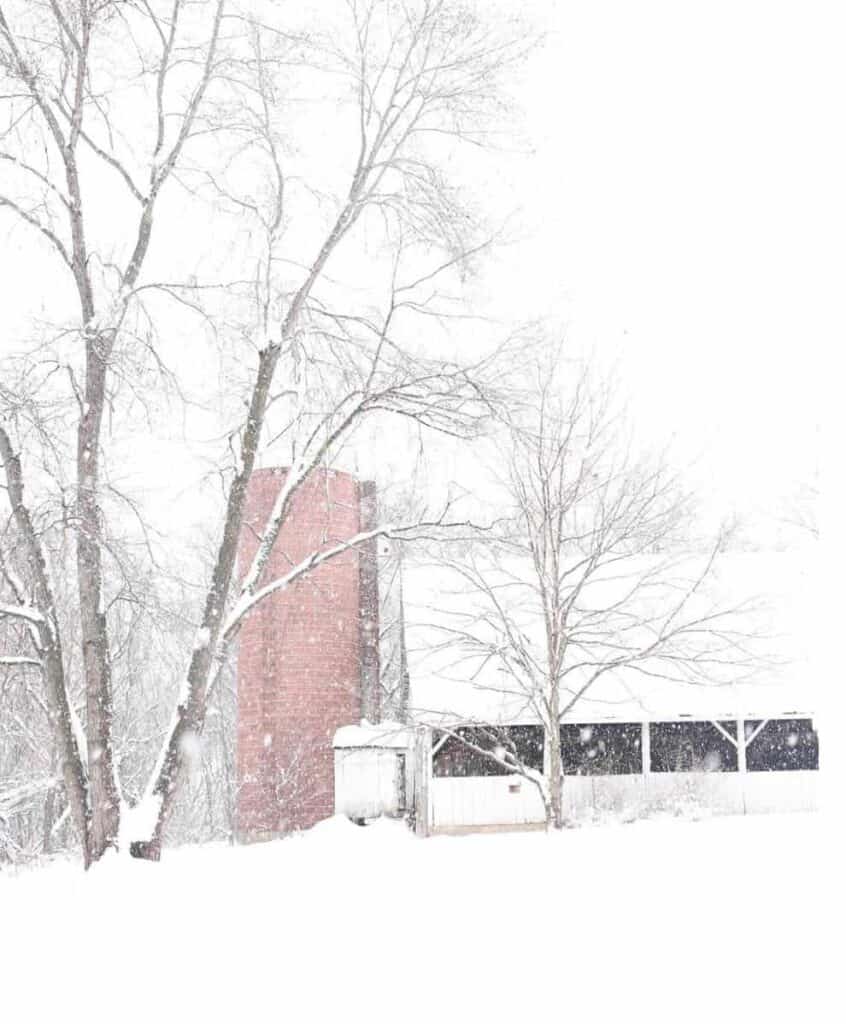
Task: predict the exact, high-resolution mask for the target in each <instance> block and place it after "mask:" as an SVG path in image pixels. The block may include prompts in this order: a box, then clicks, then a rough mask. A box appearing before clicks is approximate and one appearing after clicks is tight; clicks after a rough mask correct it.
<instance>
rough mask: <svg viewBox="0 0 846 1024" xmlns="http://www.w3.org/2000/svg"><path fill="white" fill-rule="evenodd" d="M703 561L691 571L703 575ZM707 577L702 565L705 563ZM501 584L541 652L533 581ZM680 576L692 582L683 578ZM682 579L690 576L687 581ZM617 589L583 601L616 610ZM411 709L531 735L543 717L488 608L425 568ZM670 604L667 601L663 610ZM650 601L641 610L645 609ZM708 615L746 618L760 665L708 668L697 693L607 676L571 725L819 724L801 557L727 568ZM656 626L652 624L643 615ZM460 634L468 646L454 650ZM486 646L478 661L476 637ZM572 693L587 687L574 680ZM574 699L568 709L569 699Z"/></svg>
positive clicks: (652, 678)
mask: <svg viewBox="0 0 846 1024" xmlns="http://www.w3.org/2000/svg"><path fill="white" fill-rule="evenodd" d="M695 563H696V560H691V561H690V563H689V564H688V565H687V566H686V568H687V569H690V570H691V571H692V573H693V575H696V574H697V573H698V568H697V566H696V564H695ZM699 564H700V565H701V560H700V562H699ZM497 571H498V570H494V574H493V576H492V577H489V578H492V579H493V580H494V581H495V582H496V584H497V586H498V588H500V589H498V591H497V593H498V595H499V596H501V598H502V601H503V602H504V603H506V604H508V607H509V609H510V614H513V621H514V623H515V628H517V629H518V630H519V631H520V635H521V638H522V639H521V642H522V643H524V644H525V645H526V647H527V648H529V649H531V650H532V651H535V652H538V656H540V654H541V653H542V651H543V627H542V621H541V619H540V616H539V614H538V611H537V607H536V606H535V607H532V600H531V594H530V592H529V590H528V589H527V588H526V587H525V586H523V585H521V581H522V580H523V579H524V570H522V569H515V566H514V564H511V565H509V566H507V567H506V568H505V569H504V570H502V571H501V573H500V574H499V575H497ZM679 572H680V573H681V574H682V575H683V570H682V569H680V570H679ZM678 578H679V579H680V578H681V575H680V576H679V577H678ZM624 585H625V584H624V583H621V582H620V580H619V578H615V579H613V580H612V579H611V578H610V577H609V578H608V579H606V580H604V581H600V583H599V585H598V588H597V589H595V591H594V593H593V594H592V595H589V596H588V597H587V598H586V600H587V601H588V603H591V602H592V606H593V607H601V606H602V605H603V602H606V603H609V602H611V603H613V600H614V595H615V594H617V593H619V592H620V591H619V589H618V588H619V587H620V586H624ZM403 593H404V604H405V620H406V635H407V646H408V662H409V674H410V679H411V705H412V707H413V708H414V710H415V715H416V717H417V718H418V719H419V720H423V721H428V722H430V723H432V724H436V723H438V722H446V721H450V722H456V721H479V722H481V721H485V722H498V723H508V722H510V723H524V722H525V723H528V722H533V721H537V720H538V717H537V714H536V712H535V710H534V708H533V705H532V702H531V701H530V699H529V698H528V696H527V692H526V689H527V688H526V686H525V685H521V682H520V679H519V676H518V675H517V674H515V672H514V671H513V669H512V668H511V667H510V666H509V664H508V663H507V657H503V656H502V655H501V654H500V653H498V652H496V651H495V647H496V644H495V643H494V642H493V641H494V640H495V635H494V633H492V632H491V630H490V628H489V622H488V621H487V620H486V619H485V617H484V615H483V614H482V608H483V605H484V602H483V601H481V599H480V598H479V595H478V594H477V593H474V591H473V589H472V588H471V587H470V586H469V585H468V584H467V581H466V580H465V579H464V578H463V576H462V574H461V572H460V569H459V568H457V567H455V566H450V565H444V564H437V565H433V564H430V563H429V564H426V563H422V562H418V563H416V564H412V565H406V566H405V568H404V574H403ZM665 598H666V595H661V596H660V600H664V599H665ZM648 600H649V599H646V603H645V604H644V603H641V604H640V606H639V607H640V608H643V609H647V608H648ZM696 600H698V601H700V607H701V608H702V609H706V608H713V607H722V608H725V607H739V606H741V605H743V609H742V610H740V611H738V612H737V616H736V617H735V619H734V620H733V622H734V624H739V625H740V628H741V629H742V632H743V633H744V639H743V645H744V649H745V650H747V651H751V652H752V654H753V655H754V658H753V663H751V664H748V665H743V666H739V665H738V664H732V665H722V666H721V665H719V664H715V665H713V666H708V667H707V669H706V670H705V671H704V672H703V674H702V675H701V677H700V678H698V679H697V681H696V682H695V683H691V682H681V681H678V679H675V678H667V677H666V671H665V670H666V666H665V665H653V664H647V665H644V666H641V668H640V669H636V668H631V667H626V668H616V669H614V670H610V671H608V672H606V673H605V674H603V675H602V676H600V678H599V679H598V680H597V681H596V682H594V683H593V684H592V685H591V686H590V688H589V689H588V691H586V693H585V694H584V696H582V697H581V698H580V699H579V700H578V701H577V703H575V704H574V706H573V708H572V710H571V711H570V712H569V713H567V714H566V715H565V717H564V719H563V720H564V721H568V720H569V721H574V722H575V721H618V722H623V721H628V722H633V721H647V720H653V719H673V718H688V717H690V718H697V719H709V720H710V719H720V718H737V717H746V718H759V717H760V718H768V717H778V716H783V715H788V714H801V715H806V716H808V715H811V714H812V713H813V710H814V709H815V707H816V703H817V701H816V687H815V685H814V684H815V680H814V679H813V678H812V675H811V671H810V658H809V638H810V636H811V635H812V633H811V610H812V608H813V595H812V593H811V585H810V573H809V571H808V560H807V558H806V557H803V555H802V554H801V553H799V554H797V553H788V552H748V553H746V552H744V553H733V554H726V555H724V556H721V559H720V560H719V561H718V563H717V565H716V571H715V573H714V577H713V579H712V580H711V581H710V582H709V584H708V590H707V593H703V594H701V595H699V594H697V595H696ZM645 614H648V612H645ZM457 634H462V635H463V639H459V640H458V641H457V640H456V635H457ZM468 636H472V638H473V640H474V641H476V640H480V641H482V642H484V643H486V644H487V645H488V649H487V651H481V650H480V649H479V647H478V646H477V645H476V644H475V643H474V642H467V639H466V638H467V637H468ZM571 678H572V680H573V686H572V690H573V691H574V690H577V689H578V687H579V686H580V685H581V680H582V679H584V674H583V673H582V675H581V677H580V675H579V672H578V671H575V672H574V673H573V675H572V677H571ZM566 696H567V694H566V692H565V693H564V697H566Z"/></svg>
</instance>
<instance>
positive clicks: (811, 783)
mask: <svg viewBox="0 0 846 1024" xmlns="http://www.w3.org/2000/svg"><path fill="white" fill-rule="evenodd" d="M720 585H721V586H722V588H723V589H724V591H725V592H727V593H728V592H733V593H742V595H743V596H747V595H765V596H766V599H767V602H766V611H765V615H764V618H763V619H762V618H761V615H760V614H759V616H758V619H757V620H756V623H755V628H756V629H763V631H764V632H765V633H766V634H767V637H768V640H767V643H766V650H767V654H768V657H769V662H768V664H767V666H766V668H764V669H759V670H758V671H756V672H754V673H752V674H751V675H750V676H749V678H744V679H742V680H738V679H737V678H732V679H731V680H730V681H727V680H724V679H720V678H719V677H717V676H715V677H714V679H713V681H708V680H706V681H703V682H701V683H700V684H698V685H692V684H690V683H680V682H678V681H674V680H668V679H666V678H661V677H656V676H650V675H642V674H640V673H635V672H633V671H631V670H616V671H615V672H614V673H608V674H607V675H604V676H603V677H602V678H601V679H600V680H599V681H597V683H596V684H594V686H592V687H591V689H590V690H589V691H588V692H587V693H586V694H585V695H584V696H583V697H582V698H581V699H580V700H578V701H577V702H576V703H575V704H574V705H573V707H572V708H571V709H570V710H569V711H568V712H567V713H566V714H565V715H564V716H563V717H562V720H561V740H562V752H563V761H564V785H563V793H564V815H565V818H566V819H567V820H569V821H573V822H575V821H579V820H583V819H586V818H596V817H602V816H606V815H613V816H614V817H617V818H620V819H623V820H626V819H627V818H633V817H636V816H640V815H645V814H650V813H656V812H662V811H669V812H674V813H679V812H682V811H685V810H690V811H692V812H693V813H696V814H711V813H715V814H719V813H729V814H742V813H759V812H768V811H805V810H813V809H815V808H816V806H817V802H818V792H817V789H818V777H819V743H818V738H817V732H816V727H815V725H816V723H815V717H814V712H815V707H816V695H815V689H814V686H813V683H814V680H813V679H812V678H811V675H810V671H809V664H810V661H809V658H808V652H807V645H806V644H805V643H804V639H803V638H804V636H806V635H807V632H806V629H805V625H806V623H807V621H808V613H807V609H808V608H809V607H810V606H811V595H810V594H809V593H808V584H807V578H806V576H805V572H804V566H803V562H802V560H801V558H799V557H797V556H791V555H787V554H782V553H777V554H772V553H770V554H767V555H760V554H749V555H735V556H733V557H732V559H731V561H730V563H729V572H727V573H726V572H724V574H723V576H722V579H721V583H720ZM403 588H404V591H405V595H406V597H405V622H406V630H405V637H406V643H407V649H408V666H409V674H410V680H411V702H410V707H411V718H412V720H413V723H414V726H415V728H413V729H409V730H407V731H403V730H402V727H400V726H397V725H396V724H390V723H387V724H383V725H382V726H377V727H369V728H370V729H371V731H370V732H368V731H367V729H365V730H363V731H362V730H360V729H359V730H358V732H357V733H356V736H355V742H356V751H357V753H356V755H355V757H356V758H358V760H359V761H362V763H363V759H366V758H369V759H370V761H369V763H370V765H371V768H370V769H369V771H370V776H369V781H368V778H366V775H365V774H362V770H359V769H358V768H356V769H355V770H356V771H358V772H359V774H358V775H357V776H356V780H357V781H356V783H355V786H352V787H351V785H350V783H349V779H350V778H352V776H351V775H350V768H351V767H352V760H351V755H350V753H349V742H350V738H351V737H350V736H347V738H346V740H345V738H344V736H343V735H341V734H343V733H344V730H341V731H340V733H339V735H338V736H337V737H336V741H335V746H336V778H337V779H338V782H339V789H338V797H337V799H336V805H337V809H338V810H339V811H343V812H344V813H348V814H349V815H350V816H351V817H361V818H366V817H369V816H371V815H370V814H369V813H364V812H365V811H367V810H368V809H372V810H375V807H376V804H377V803H379V801H381V805H380V806H381V807H382V809H383V812H384V813H394V814H398V813H403V812H404V808H403V807H402V803H403V801H404V803H405V808H412V807H414V808H415V810H416V814H417V818H418V821H417V826H418V829H419V830H421V831H427V832H428V831H430V830H434V831H461V830H467V829H479V828H486V827H499V828H501V827H507V826H511V827H518V826H532V825H537V824H540V823H542V822H543V821H544V819H545V815H544V807H543V801H542V799H541V795H540V791H539V789H538V787H537V786H536V785H534V784H533V783H532V781H531V780H530V779H527V778H525V777H521V776H519V775H515V774H514V773H512V772H508V771H507V769H505V768H503V767H502V765H501V764H499V763H498V762H497V761H496V760H495V759H492V758H489V757H485V756H484V755H483V754H480V753H479V752H478V749H477V748H478V747H479V746H482V747H484V746H486V745H487V746H489V747H490V746H492V745H494V744H496V743H497V742H498V740H499V739H503V740H506V741H508V742H510V743H513V744H514V745H515V748H518V749H519V750H520V754H521V761H522V762H523V763H524V764H527V765H530V766H531V767H532V768H535V769H538V770H540V769H542V768H543V767H544V757H545V756H546V751H545V746H544V738H543V729H542V728H541V726H540V724H539V719H538V717H537V715H536V714H535V713H534V711H533V709H532V707H531V702H528V701H526V699H525V695H524V693H523V692H522V691H521V689H520V687H518V686H514V685H510V683H509V676H508V672H507V669H504V668H503V665H502V663H501V662H499V661H498V660H497V659H496V658H490V657H487V658H483V659H478V658H474V657H472V656H470V655H468V654H467V652H466V650H464V651H463V652H462V651H461V650H460V649H459V651H458V653H456V649H455V648H454V647H453V645H451V644H448V643H447V644H445V643H444V642H443V640H442V637H443V635H444V624H445V623H449V622H450V621H452V617H453V616H454V615H455V614H458V615H459V616H462V617H463V621H464V622H465V623H466V622H467V621H468V611H467V610H468V607H469V604H468V602H470V601H471V598H470V597H469V596H468V595H467V594H466V593H462V591H461V589H460V588H456V586H455V579H454V577H451V574H450V573H449V571H448V570H443V569H438V570H433V569H431V568H424V567H412V568H411V569H407V571H406V573H405V575H404V577H403ZM521 627H522V628H523V629H525V630H527V631H528V630H530V629H531V624H530V623H529V622H528V621H524V622H522V623H521ZM448 628H449V627H447V629H448ZM462 628H466V627H464V626H463V627H462ZM462 737H463V738H464V740H465V741H466V740H467V739H471V740H472V741H473V742H472V745H468V743H467V742H462ZM345 742H346V743H347V748H346V751H347V752H346V753H345V752H344V751H345V747H344V743H345ZM368 743H369V748H368V749H370V751H371V753H369V754H367V755H365V754H363V753H362V749H363V748H364V747H368ZM391 743H392V744H393V745H391ZM379 744H381V746H380V745H379ZM389 762H390V764H389ZM338 773H340V774H338ZM400 778H401V779H402V785H401V786H400V783H399V782H398V780H399V779H400ZM356 787H357V792H353V790H355V789H356ZM400 789H401V790H402V793H403V796H402V798H400V797H397V796H394V797H391V798H390V799H389V797H388V796H387V794H388V792H389V791H390V792H392V793H394V794H397V793H399V792H400ZM377 791H378V792H379V793H381V794H382V796H380V797H379V798H378V800H376V798H375V797H374V796H373V794H375V793H376V792H377ZM421 819H422V820H421Z"/></svg>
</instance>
